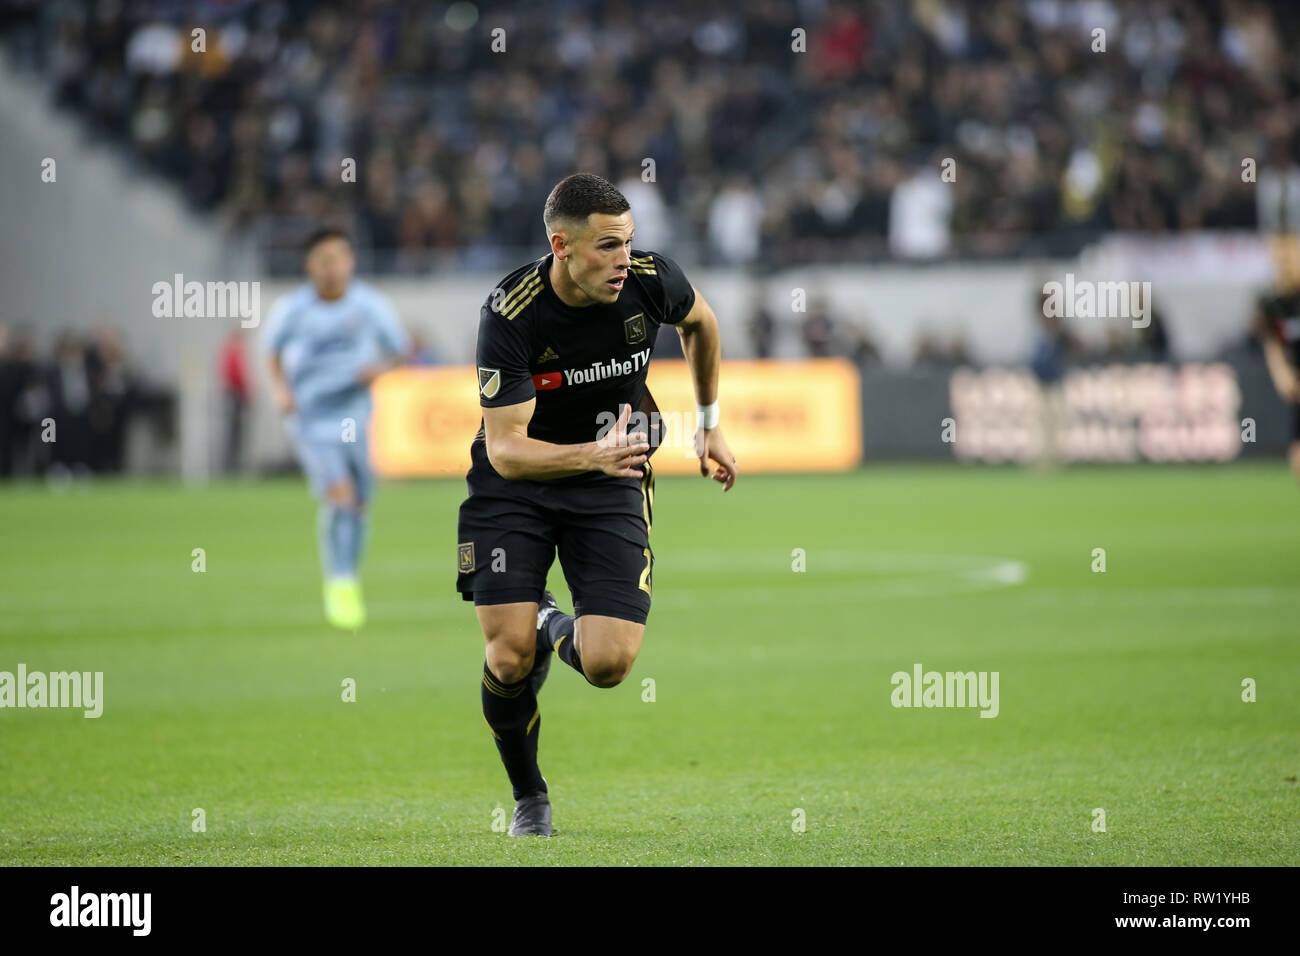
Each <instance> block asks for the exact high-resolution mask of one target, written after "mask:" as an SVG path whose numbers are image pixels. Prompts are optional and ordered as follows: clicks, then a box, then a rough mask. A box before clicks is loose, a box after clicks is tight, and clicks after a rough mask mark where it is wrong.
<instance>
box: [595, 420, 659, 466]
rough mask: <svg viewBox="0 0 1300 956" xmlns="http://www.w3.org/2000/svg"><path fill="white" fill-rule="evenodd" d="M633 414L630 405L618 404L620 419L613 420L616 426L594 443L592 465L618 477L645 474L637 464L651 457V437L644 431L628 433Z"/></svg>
mask: <svg viewBox="0 0 1300 956" xmlns="http://www.w3.org/2000/svg"><path fill="white" fill-rule="evenodd" d="M631 417H632V406H631V405H623V406H621V407H620V408H619V412H618V421H616V422H614V427H613V428H611V429H610V430H609V431H608V432H606V433H605V435H604V437H603V438H598V439H597V440H596V442H595V443H594V447H593V449H592V455H591V466H592V468H595V469H599V470H600V471H603V472H604V473H605V474H607V475H614V476H615V477H617V478H640V477H642V473H641V470H640V468H639V467H638V466H639V465H641V464H643V463H644V462H645V460H646V458H648V457H649V452H650V438H649V436H648V435H647V434H646V433H645V432H632V433H631V434H628V430H627V423H628V421H629V420H630V419H631Z"/></svg>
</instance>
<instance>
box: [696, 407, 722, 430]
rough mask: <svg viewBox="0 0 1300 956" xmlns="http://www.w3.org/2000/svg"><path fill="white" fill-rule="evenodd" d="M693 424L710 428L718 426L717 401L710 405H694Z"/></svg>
mask: <svg viewBox="0 0 1300 956" xmlns="http://www.w3.org/2000/svg"><path fill="white" fill-rule="evenodd" d="M695 425H696V427H697V428H703V429H706V430H707V429H710V428H717V427H718V403H717V402H716V401H715V402H714V403H713V404H712V405H700V404H699V403H696V405H695Z"/></svg>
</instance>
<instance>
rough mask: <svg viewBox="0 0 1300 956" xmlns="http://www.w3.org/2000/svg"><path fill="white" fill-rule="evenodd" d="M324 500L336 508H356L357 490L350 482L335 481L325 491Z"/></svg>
mask: <svg viewBox="0 0 1300 956" xmlns="http://www.w3.org/2000/svg"><path fill="white" fill-rule="evenodd" d="M325 500H326V501H328V502H329V503H330V504H332V505H334V507H336V508H356V507H357V506H358V502H357V489H356V487H355V486H354V485H353V484H352V482H350V481H336V482H334V484H332V485H330V486H329V487H327V488H326V489H325Z"/></svg>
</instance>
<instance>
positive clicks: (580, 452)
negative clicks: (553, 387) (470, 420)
mask: <svg viewBox="0 0 1300 956" xmlns="http://www.w3.org/2000/svg"><path fill="white" fill-rule="evenodd" d="M536 405H537V399H536V398H530V399H529V400H528V401H526V402H519V403H518V404H516V405H502V406H498V407H496V408H490V407H485V408H484V409H483V434H484V436H485V438H486V440H487V453H488V461H490V462H491V463H492V467H493V468H495V469H496V471H497V474H499V475H500V476H501V477H502V478H509V479H512V480H517V479H521V478H533V479H544V478H565V477H568V476H569V475H579V474H582V473H583V472H584V471H603V472H604V473H605V474H607V475H614V476H616V477H619V478H640V477H641V471H640V465H641V464H642V463H643V462H644V461H645V460H646V456H647V455H648V454H649V452H650V444H649V438H648V436H647V435H646V434H645V433H644V432H632V433H631V434H628V431H627V423H628V419H629V418H630V417H631V415H632V406H631V405H624V406H623V407H622V408H621V409H620V410H619V416H618V421H617V422H616V423H615V424H614V427H613V428H611V429H610V430H609V432H608V434H606V435H605V436H604V437H602V438H600V439H599V440H597V441H591V442H583V443H582V444H579V445H556V444H554V443H552V442H547V441H538V440H537V439H536V438H529V437H528V423H529V422H530V421H532V418H533V409H534V408H535V407H536Z"/></svg>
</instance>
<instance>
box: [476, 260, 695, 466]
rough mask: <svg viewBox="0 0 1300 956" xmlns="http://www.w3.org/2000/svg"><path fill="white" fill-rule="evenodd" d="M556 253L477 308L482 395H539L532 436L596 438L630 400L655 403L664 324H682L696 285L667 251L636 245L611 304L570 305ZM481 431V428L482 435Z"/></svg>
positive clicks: (507, 399)
mask: <svg viewBox="0 0 1300 956" xmlns="http://www.w3.org/2000/svg"><path fill="white" fill-rule="evenodd" d="M550 267H551V254H550V253H548V254H547V255H545V256H543V257H542V258H541V259H537V260H535V261H533V262H531V263H529V264H528V265H527V266H524V267H523V268H521V269H516V270H515V271H514V272H512V273H510V275H508V276H506V277H505V278H504V279H503V280H502V281H501V282H500V283H498V286H497V289H495V290H493V293H492V295H490V296H488V299H487V301H486V302H484V303H483V308H482V310H481V312H480V313H479V327H478V362H477V364H478V385H479V404H480V405H482V406H484V407H487V408H497V407H500V406H504V405H517V404H519V403H520V402H526V401H528V400H529V399H530V398H536V399H537V405H536V407H535V409H534V411H533V417H532V421H531V422H529V425H528V437H530V438H536V439H538V440H539V441H546V442H552V443H554V444H560V445H568V444H578V443H581V442H588V441H594V440H595V439H596V438H597V437H598V434H599V432H600V431H601V428H602V426H605V427H606V428H607V427H608V424H609V422H610V418H609V415H610V414H614V415H616V414H617V413H618V410H619V407H620V406H622V405H631V406H632V410H633V411H637V410H641V409H646V408H647V403H648V404H649V407H650V408H653V402H652V400H650V398H649V395H648V392H647V390H646V387H645V380H646V371H647V369H648V367H649V364H650V354H651V352H652V351H654V344H655V338H656V337H657V336H658V334H659V327H660V326H661V325H676V324H677V323H678V322H680V321H682V319H684V318H686V316H687V314H688V313H689V312H690V311H691V308H692V307H693V306H694V305H695V290H694V289H692V288H691V284H690V282H688V281H687V279H686V276H685V275H684V274H683V273H682V270H681V269H680V268H679V267H678V265H677V263H675V262H673V260H671V259H669V258H668V257H667V256H661V255H659V254H658V253H656V252H642V251H637V250H635V249H634V250H633V251H632V265H631V268H630V269H629V270H628V277H627V281H626V282H625V283H624V285H623V291H622V292H621V293H619V297H618V300H617V301H616V302H614V303H612V304H605V303H598V304H595V305H590V306H581V307H579V306H571V305H566V304H565V303H564V302H563V301H561V299H560V298H559V296H557V295H556V294H555V290H554V289H552V288H551V282H550ZM482 438H483V429H482V427H480V428H479V433H478V435H477V436H476V439H475V440H476V441H477V440H481V439H482Z"/></svg>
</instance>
